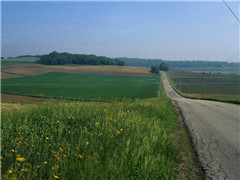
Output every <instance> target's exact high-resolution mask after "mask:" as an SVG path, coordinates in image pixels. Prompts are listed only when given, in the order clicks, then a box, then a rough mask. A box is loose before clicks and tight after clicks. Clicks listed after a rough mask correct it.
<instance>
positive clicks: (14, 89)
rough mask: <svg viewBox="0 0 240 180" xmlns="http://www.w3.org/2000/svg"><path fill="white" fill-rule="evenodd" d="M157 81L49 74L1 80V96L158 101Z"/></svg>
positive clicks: (123, 77) (157, 79)
mask: <svg viewBox="0 0 240 180" xmlns="http://www.w3.org/2000/svg"><path fill="white" fill-rule="evenodd" d="M158 88H159V78H158V77H135V76H106V75H88V74H72V73H57V72H56V73H55V72H51V73H47V74H41V75H37V76H25V77H19V78H12V79H3V80H2V92H3V93H12V94H20V95H29V96H38V97H51V98H63V99H74V100H101V101H110V100H121V99H123V98H125V97H126V98H142V99H143V98H151V97H157V92H158Z"/></svg>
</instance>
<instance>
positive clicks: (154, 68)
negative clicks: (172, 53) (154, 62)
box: [150, 62, 169, 74]
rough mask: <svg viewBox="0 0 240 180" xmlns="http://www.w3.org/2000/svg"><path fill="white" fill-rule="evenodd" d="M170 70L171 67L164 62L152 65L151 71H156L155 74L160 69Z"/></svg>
mask: <svg viewBox="0 0 240 180" xmlns="http://www.w3.org/2000/svg"><path fill="white" fill-rule="evenodd" d="M168 70H169V67H168V64H167V63H165V62H163V63H161V64H160V66H159V67H158V66H151V70H150V72H151V73H154V74H159V71H168Z"/></svg>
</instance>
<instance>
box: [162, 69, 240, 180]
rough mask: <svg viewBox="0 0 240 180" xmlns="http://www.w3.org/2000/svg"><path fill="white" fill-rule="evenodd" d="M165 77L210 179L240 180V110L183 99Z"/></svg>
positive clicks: (236, 107) (164, 80) (230, 105)
mask: <svg viewBox="0 0 240 180" xmlns="http://www.w3.org/2000/svg"><path fill="white" fill-rule="evenodd" d="M162 76H163V83H164V88H165V90H166V93H167V95H168V96H169V97H170V98H171V99H172V100H173V101H175V102H176V103H177V105H178V106H179V108H180V110H181V111H182V115H183V117H184V119H185V124H186V126H187V128H188V130H189V133H190V134H191V137H192V141H193V145H194V147H195V150H196V152H197V155H198V158H199V161H200V164H201V166H202V168H203V170H204V172H205V176H206V179H219V180H221V179H229V180H238V179H240V106H239V105H235V104H228V103H221V102H213V101H206V100H193V99H188V98H183V97H181V96H180V95H178V94H177V93H176V92H175V91H174V90H173V89H172V87H171V85H170V84H169V82H168V79H167V76H166V74H165V73H163V72H162Z"/></svg>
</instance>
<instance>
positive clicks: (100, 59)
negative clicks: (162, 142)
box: [37, 51, 125, 66]
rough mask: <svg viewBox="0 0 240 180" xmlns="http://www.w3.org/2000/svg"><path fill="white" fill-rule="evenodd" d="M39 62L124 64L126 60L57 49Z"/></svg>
mask: <svg viewBox="0 0 240 180" xmlns="http://www.w3.org/2000/svg"><path fill="white" fill-rule="evenodd" d="M37 63H39V64H47V65H62V64H85V65H118V66H124V65H125V62H124V61H121V60H117V59H112V58H108V57H105V56H95V55H85V54H70V53H58V52H56V51H54V52H51V53H49V54H48V55H42V56H40V59H39V60H38V61H37Z"/></svg>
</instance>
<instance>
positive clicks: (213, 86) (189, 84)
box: [170, 71, 240, 101]
mask: <svg viewBox="0 0 240 180" xmlns="http://www.w3.org/2000/svg"><path fill="white" fill-rule="evenodd" d="M170 78H171V80H172V81H173V83H174V84H175V86H176V88H177V89H178V90H180V91H181V92H182V93H184V94H185V95H187V96H191V97H197V98H199V97H204V98H214V99H219V100H234V101H235V100H236V101H240V76H239V75H237V74H222V73H205V75H204V77H203V74H202V73H197V72H182V71H171V72H170ZM204 84H205V87H204Z"/></svg>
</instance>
